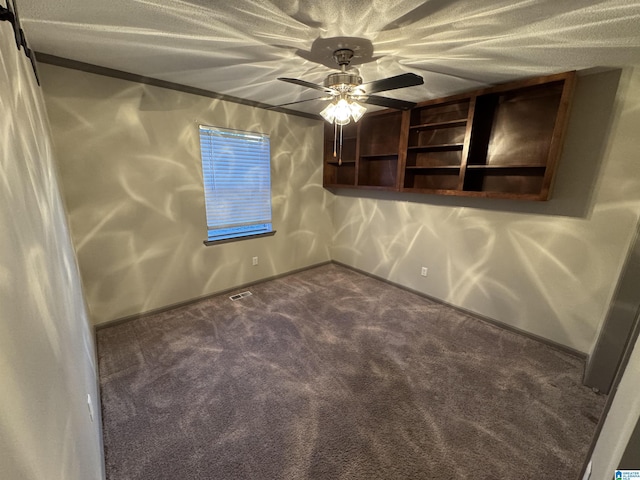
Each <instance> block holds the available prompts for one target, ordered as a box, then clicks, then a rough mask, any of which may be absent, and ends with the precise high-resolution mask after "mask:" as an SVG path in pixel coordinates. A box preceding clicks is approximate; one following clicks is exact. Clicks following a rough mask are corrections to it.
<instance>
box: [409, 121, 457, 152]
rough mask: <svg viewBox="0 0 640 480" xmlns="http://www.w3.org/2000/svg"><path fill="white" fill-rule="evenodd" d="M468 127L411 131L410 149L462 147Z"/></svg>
mask: <svg viewBox="0 0 640 480" xmlns="http://www.w3.org/2000/svg"><path fill="white" fill-rule="evenodd" d="M466 130H467V127H466V126H458V127H450V128H431V129H421V130H419V129H415V130H409V148H412V147H428V146H431V145H458V144H460V145H462V143H463V142H464V135H465V132H466Z"/></svg>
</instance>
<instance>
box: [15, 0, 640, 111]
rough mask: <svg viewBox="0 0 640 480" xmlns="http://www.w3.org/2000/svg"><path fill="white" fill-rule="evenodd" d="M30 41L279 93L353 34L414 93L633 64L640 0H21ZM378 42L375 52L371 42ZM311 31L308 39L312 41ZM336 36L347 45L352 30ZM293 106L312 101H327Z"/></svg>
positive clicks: (382, 73) (96, 60)
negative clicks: (410, 82)
mask: <svg viewBox="0 0 640 480" xmlns="http://www.w3.org/2000/svg"><path fill="white" fill-rule="evenodd" d="M17 3H18V8H19V13H20V16H21V20H22V22H23V27H24V30H25V32H26V34H27V37H28V39H29V44H30V46H31V48H32V49H33V50H35V51H37V52H43V53H47V54H51V55H56V56H59V57H65V58H69V59H72V60H77V61H81V62H86V63H91V64H94V65H99V66H103V67H108V68H112V69H117V70H122V71H125V72H129V73H135V74H138V75H144V76H147V77H153V78H156V79H160V80H165V81H170V82H174V83H179V84H183V85H188V86H192V87H197V88H202V89H205V90H209V91H212V92H217V93H222V94H225V95H232V96H235V97H240V98H243V99H247V100H252V101H257V102H262V103H268V104H271V105H278V104H282V103H286V102H294V101H298V100H302V99H308V98H315V97H317V96H318V95H317V93H318V92H316V91H313V90H310V89H305V88H303V87H300V86H297V85H292V84H287V83H283V82H279V81H277V80H276V78H277V77H282V76H285V77H295V78H300V79H303V80H306V81H309V82H313V83H322V81H323V79H324V77H325V76H326V75H327V74H328V73H329V68H328V67H327V66H326V65H330V61H329V57H330V55H329V54H328V53H327V52H329V51H330V50H332V48H333V47H332V46H333V45H334V44H335V46H336V47H338V46H341V45H338V43H341V42H337V41H334V40H323V39H331V38H333V37H345V36H346V37H358V38H360V39H361V40H359V41H353V42H352V43H353V44H354V45H355V47H356V48H357V49H358V50H359V51H360V53H361V55H362V58H360V59H359V60H358V61H357V62H354V63H361V62H364V63H361V64H360V65H358V68H359V69H360V73H361V75H362V76H363V78H364V81H365V82H367V81H372V80H376V79H379V78H384V77H388V76H392V75H398V74H401V73H405V72H414V73H417V74H419V75H422V76H423V77H424V80H425V84H424V85H422V86H418V87H410V88H407V89H402V90H395V91H393V92H389V93H388V94H387V93H385V94H383V95H385V96H389V97H395V98H401V99H404V100H410V101H421V100H425V99H428V98H435V97H440V96H445V95H449V94H452V93H456V92H460V91H464V90H470V89H473V88H477V87H479V86H484V85H488V84H495V83H500V82H504V81H507V80H511V79H516V78H523V77H530V76H534V75H539V74H547V73H556V72H561V71H567V70H574V69H577V70H583V69H588V68H593V67H620V66H626V65H640V2H638V1H628V0H627V1H624V0H604V1H603V0H476V1H471V0H427V1H425V0H401V1H395V2H393V1H389V0H384V1H383V0H373V1H365V0H357V1H349V0H343V1H338V0H321V1H317V0H272V1H266V0H254V1H248V0H232V1H225V2H223V1H214V0H182V1H180V0H110V1H105V0H56V1H45V0H17ZM368 41H370V42H371V43H372V44H373V52H371V51H369V52H367V51H366V50H367V49H366V44H367V42H368ZM314 42H315V43H314ZM342 46H352V45H351V44H348V45H342ZM290 108H294V109H298V110H300V111H306V112H314V113H315V112H318V111H319V110H320V109H321V108H322V102H307V103H303V104H300V105H294V106H292V107H290Z"/></svg>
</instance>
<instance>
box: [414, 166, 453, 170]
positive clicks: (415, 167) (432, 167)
mask: <svg viewBox="0 0 640 480" xmlns="http://www.w3.org/2000/svg"><path fill="white" fill-rule="evenodd" d="M405 168H406V169H407V170H460V165H429V166H420V165H407V166H406V167H405Z"/></svg>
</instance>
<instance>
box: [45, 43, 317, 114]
mask: <svg viewBox="0 0 640 480" xmlns="http://www.w3.org/2000/svg"><path fill="white" fill-rule="evenodd" d="M36 59H37V61H38V62H41V63H47V64H50V65H56V66H58V67H64V68H71V69H73V70H80V71H83V72H87V73H94V74H96V75H102V76H105V77H113V78H118V79H120V80H128V81H130V82H136V83H142V84H145V85H153V86H154V87H160V88H168V89H170V90H176V91H179V92H184V93H190V94H193V95H199V96H201V97H208V98H214V99H216V100H222V101H225V102H231V103H239V104H241V105H247V106H250V107H255V108H262V109H265V110H269V111H271V112H279V113H285V114H288V115H295V116H297V117H304V118H310V119H312V120H318V121H322V118H320V116H319V115H315V114H313V113H305V112H298V111H295V110H291V109H288V108H282V107H274V106H273V105H269V104H267V103H261V102H255V101H253V100H245V99H244V98H240V97H234V96H231V95H224V94H222V93H217V92H212V91H210V90H205V89H203V88H196V87H190V86H188V85H183V84H180V83H174V82H168V81H166V80H159V79H157V78H153V77H145V76H143V75H137V74H135V73H129V72H124V71H122V70H115V69H112V68H107V67H101V66H99V65H94V64H92V63H84V62H80V61H78V60H71V59H70V58H64V57H58V56H56V55H50V54H48V53H42V52H36Z"/></svg>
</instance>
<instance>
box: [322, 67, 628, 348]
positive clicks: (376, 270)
mask: <svg viewBox="0 0 640 480" xmlns="http://www.w3.org/2000/svg"><path fill="white" fill-rule="evenodd" d="M639 78H640V72H638V71H634V70H631V69H629V70H626V71H624V72H623V74H622V77H620V72H619V71H615V72H607V73H599V74H594V75H589V76H583V77H580V78H579V81H578V87H577V91H576V95H575V99H574V106H573V110H572V114H571V117H570V123H569V129H568V133H567V138H566V143H565V147H564V152H563V155H562V158H561V160H560V164H559V170H558V174H557V180H556V185H555V191H554V193H553V196H552V199H551V200H550V201H548V202H540V203H536V202H516V201H505V200H489V199H460V198H449V197H437V196H425V195H423V196H417V195H414V196H410V197H406V196H401V195H399V194H382V193H371V194H369V195H365V196H364V197H362V196H361V194H360V192H358V194H357V195H355V194H354V195H352V194H349V193H347V192H345V193H340V194H339V195H337V196H336V198H335V200H334V202H333V223H334V231H335V233H334V237H333V247H332V251H331V256H332V258H333V259H334V260H337V261H339V262H342V263H345V264H347V265H351V266H353V267H356V268H358V269H361V270H364V271H366V272H369V273H372V274H375V275H377V276H380V277H383V278H385V279H388V280H391V281H393V282H396V283H399V284H401V285H405V286H407V287H410V288H412V289H415V290H418V291H420V292H424V293H425V294H428V295H430V296H432V297H435V298H437V299H440V300H443V301H445V302H448V303H451V304H453V305H456V306H459V307H462V308H465V309H468V310H471V311H473V312H476V313H479V314H481V315H484V316H487V317H490V318H493V319H495V320H498V321H501V322H503V323H505V324H508V325H510V326H513V327H516V328H518V329H521V330H524V331H527V332H529V333H533V334H535V335H538V336H541V337H544V338H546V339H549V340H552V341H555V342H558V343H560V344H563V345H565V346H568V347H571V348H573V349H575V350H578V351H580V352H584V353H589V352H590V351H591V349H592V348H593V345H594V342H595V339H596V336H597V333H598V331H599V328H600V325H601V323H602V321H603V319H604V316H605V314H606V311H607V308H608V305H609V301H610V298H611V295H612V293H613V290H614V288H615V285H616V282H617V279H618V277H619V275H620V269H621V267H622V264H623V262H624V259H625V257H626V254H627V251H628V248H629V244H630V241H631V240H632V238H633V235H634V232H635V226H636V224H637V221H638V216H639V214H640V161H638V147H639V142H638V125H640V109H638V108H637V106H638V103H637V98H639V97H640V84H639V81H638V80H639ZM423 265H424V266H427V267H428V268H429V273H428V276H427V277H426V278H424V277H421V276H420V267H421V266H423Z"/></svg>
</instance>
